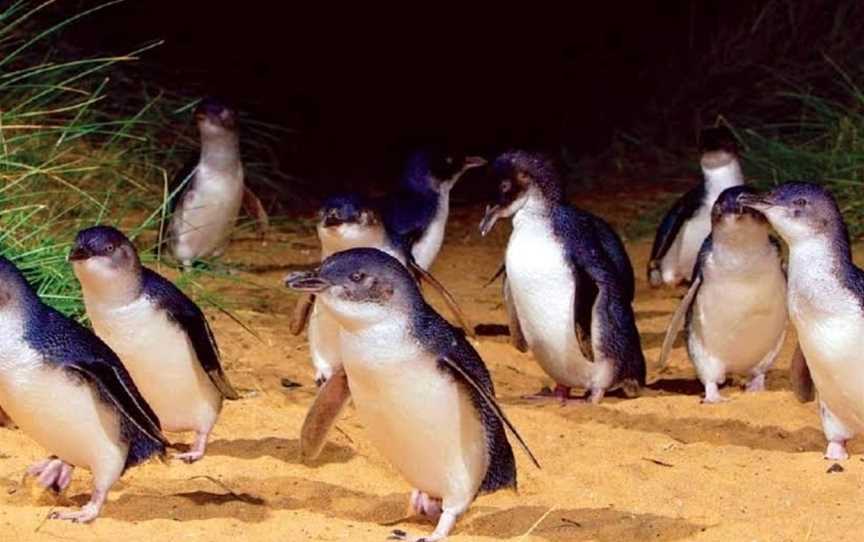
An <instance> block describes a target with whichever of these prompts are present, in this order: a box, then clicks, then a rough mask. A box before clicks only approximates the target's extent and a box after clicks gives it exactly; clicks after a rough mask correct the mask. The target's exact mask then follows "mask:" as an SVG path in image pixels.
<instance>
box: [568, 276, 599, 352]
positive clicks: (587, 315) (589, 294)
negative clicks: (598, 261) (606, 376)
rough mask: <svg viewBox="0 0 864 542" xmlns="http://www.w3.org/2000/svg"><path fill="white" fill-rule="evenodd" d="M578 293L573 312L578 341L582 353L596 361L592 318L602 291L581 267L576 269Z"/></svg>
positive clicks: (575, 297)
mask: <svg viewBox="0 0 864 542" xmlns="http://www.w3.org/2000/svg"><path fill="white" fill-rule="evenodd" d="M575 274H576V277H575V278H576V295H575V296H574V300H573V314H574V317H575V318H574V320H573V321H574V324H575V330H574V331H575V332H576V341H577V342H578V343H579V349H580V350H581V351H582V355H583V356H585V359H587V360H588V361H594V347H593V345H592V344H591V320H592V319H593V317H594V305H595V304H596V302H597V296H598V294H599V293H600V291H599V289H598V287H597V284H596V283H595V282H594V280H593V279H592V278H591V276H590V275H588V273H587V272H585V270H583V269H582V268H580V267H577V268H576V269H575Z"/></svg>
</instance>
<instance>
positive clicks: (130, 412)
mask: <svg viewBox="0 0 864 542" xmlns="http://www.w3.org/2000/svg"><path fill="white" fill-rule="evenodd" d="M42 310H43V311H44V312H42V313H41V315H40V317H39V319H38V322H39V323H38V327H39V337H38V338H36V337H30V338H28V341H32V342H31V344H32V345H33V346H34V348H36V350H37V351H38V352H39V353H40V354H42V355H43V356H44V357H45V359H46V360H47V361H49V362H50V363H52V364H54V365H56V366H58V367H60V368H62V369H64V370H66V371H69V372H72V373H74V374H77V375H78V376H80V377H82V378H84V379H85V380H86V381H87V382H89V383H91V384H92V385H94V386H96V387H97V389H98V390H99V393H100V394H101V395H102V397H104V398H105V399H106V400H108V401H110V402H111V403H112V404H113V405H114V406H115V407H116V408H117V409H118V410H119V411H120V412H121V413H122V414H123V416H124V417H125V418H127V419H128V420H129V421H130V422H131V423H132V424H133V425H134V426H135V427H137V428H138V429H139V430H140V431H141V432H142V433H143V434H144V435H146V436H147V437H148V438H150V439H152V440H153V441H154V442H157V443H160V444H161V445H163V446H165V445H167V444H168V441H167V440H166V439H165V437H164V435H162V426H161V425H160V423H159V418H158V417H157V416H156V413H155V412H153V409H152V408H150V405H149V404H148V403H147V401H146V400H145V399H144V398H143V397H142V396H141V393H140V392H139V391H138V387H137V386H135V382H134V381H133V380H132V377H131V376H130V375H129V373H128V372H127V371H126V368H125V367H124V366H123V363H122V362H121V361H120V358H118V357H117V354H115V353H114V351H113V350H111V348H109V347H108V345H106V344H105V343H104V342H102V340H101V339H99V337H97V336H96V335H95V334H94V333H93V332H92V331H90V330H88V329H86V328H84V327H83V326H82V325H81V324H79V323H78V322H76V321H74V320H72V319H70V318H68V317H66V316H64V315H63V314H61V313H59V312H58V311H56V310H55V309H52V308H50V307H48V306H43V308H42Z"/></svg>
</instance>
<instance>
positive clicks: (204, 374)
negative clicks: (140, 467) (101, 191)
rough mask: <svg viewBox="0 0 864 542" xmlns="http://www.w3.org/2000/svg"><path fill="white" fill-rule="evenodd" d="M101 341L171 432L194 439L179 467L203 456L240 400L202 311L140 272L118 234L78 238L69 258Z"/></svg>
mask: <svg viewBox="0 0 864 542" xmlns="http://www.w3.org/2000/svg"><path fill="white" fill-rule="evenodd" d="M69 259H70V261H72V264H73V268H74V270H75V275H76V276H77V277H78V281H79V282H80V283H81V290H82V292H83V294H84V305H85V307H86V308H87V316H88V317H89V318H90V321H91V322H92V324H93V329H94V330H95V331H96V334H97V335H99V337H101V338H102V340H104V341H105V342H106V343H108V345H109V346H111V348H113V349H114V351H115V352H117V354H118V355H119V356H120V359H122V360H123V362H124V363H125V364H126V367H127V368H128V369H129V373H130V374H131V375H132V378H133V379H134V380H135V383H136V384H137V386H138V388H139V389H140V390H141V394H142V395H143V396H144V397H145V398H146V399H147V401H148V402H149V403H150V405H151V406H152V407H153V410H154V411H155V412H156V414H157V415H158V416H159V419H160V420H161V421H162V427H163V428H164V429H165V430H166V431H195V443H194V444H193V445H192V448H191V450H190V451H189V452H187V453H183V454H179V455H178V456H177V458H178V459H181V460H183V461H186V462H189V463H191V462H193V461H197V460H199V459H201V458H202V457H203V456H204V451H205V449H206V448H207V439H208V437H209V435H210V431H211V430H212V429H213V426H214V425H215V424H216V419H217V418H218V417H219V412H220V411H221V409H222V400H223V399H238V398H239V395H238V394H237V392H236V391H235V390H234V388H233V387H232V386H231V383H230V382H229V381H228V378H227V376H226V375H225V373H224V372H223V371H222V365H221V362H220V358H219V349H218V347H217V346H216V341H215V339H214V337H213V333H212V332H211V331H210V326H209V325H208V323H207V319H206V318H205V317H204V314H203V313H202V312H201V309H199V308H198V306H197V305H195V303H194V302H192V300H190V299H189V298H188V297H186V296H185V295H184V294H183V292H181V291H180V290H179V289H178V288H177V287H176V286H174V285H173V284H172V283H171V282H170V281H168V280H167V279H165V278H163V277H162V276H160V275H159V274H157V273H155V272H154V271H151V270H150V269H147V268H146V267H144V266H142V265H141V261H140V260H139V259H138V254H137V252H136V251H135V247H134V246H132V243H131V242H130V241H129V240H128V239H127V238H126V236H125V235H123V234H122V233H120V232H119V231H118V230H116V229H114V228H111V227H108V226H95V227H93V228H88V229H86V230H82V231H80V232H78V235H77V236H76V238H75V247H74V249H73V250H72V253H71V254H70V255H69Z"/></svg>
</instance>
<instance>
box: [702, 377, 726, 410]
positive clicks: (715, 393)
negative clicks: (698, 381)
mask: <svg viewBox="0 0 864 542" xmlns="http://www.w3.org/2000/svg"><path fill="white" fill-rule="evenodd" d="M728 400H729V399H727V398H725V397H723V396H722V395H720V388H719V387H718V386H717V384H716V383H714V382H709V383H708V384H705V397H703V398H702V404H703V405H706V404H708V405H717V404H720V403H725V402H727V401H728Z"/></svg>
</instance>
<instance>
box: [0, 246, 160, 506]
mask: <svg viewBox="0 0 864 542" xmlns="http://www.w3.org/2000/svg"><path fill="white" fill-rule="evenodd" d="M0 337H2V338H0V405H2V406H3V410H5V411H6V412H7V413H8V414H9V416H10V417H11V418H12V419H13V421H14V422H15V423H16V424H17V425H18V427H19V428H20V429H21V430H22V431H24V433H26V434H27V435H29V436H30V437H31V438H32V439H33V440H35V441H36V442H37V443H38V444H39V445H40V446H42V447H43V448H45V449H46V450H47V451H48V453H50V454H52V456H51V457H49V458H48V459H46V460H44V461H41V462H39V463H36V464H35V465H33V466H31V467H30V468H29V469H28V473H29V474H31V475H33V476H37V477H38V482H39V484H41V485H42V486H44V487H47V488H52V489H55V490H57V491H58V492H60V491H63V490H64V489H66V487H67V486H68V485H69V482H70V481H71V478H72V469H73V468H74V467H84V468H86V469H89V470H90V472H91V473H92V474H93V493H92V494H91V496H90V500H89V501H88V502H87V504H85V505H84V507H83V508H81V509H80V510H76V511H62V512H52V513H51V515H50V517H51V518H54V519H64V520H70V521H74V522H80V523H86V522H90V521H93V520H94V519H96V517H98V516H99V513H100V512H101V510H102V505H104V504H105V498H106V497H107V495H108V491H109V490H110V489H111V487H112V486H113V485H114V483H115V482H116V481H117V480H118V479H119V478H120V476H121V475H122V474H123V473H124V472H125V471H126V469H127V468H129V467H132V466H135V465H137V464H139V463H142V462H144V461H145V460H147V459H148V458H150V457H153V456H162V455H163V454H164V453H165V446H166V445H167V441H166V440H165V437H164V436H163V435H162V431H161V429H160V426H159V419H158V418H157V416H156V414H154V413H153V410H152V409H151V408H150V406H149V405H148V404H147V401H146V400H145V399H144V398H143V397H142V396H141V394H140V393H139V392H138V388H137V387H136V386H135V384H134V382H133V381H132V378H131V377H130V376H129V373H127V372H126V369H125V368H124V367H123V364H122V363H121V362H120V359H119V358H118V357H117V355H116V354H115V353H114V352H113V351H112V350H111V349H110V348H109V347H108V346H107V345H106V344H105V343H104V342H102V341H101V340H100V339H99V338H98V337H97V336H96V335H94V334H93V333H92V332H91V331H89V330H88V329H86V328H85V327H83V326H82V325H80V324H79V323H78V322H76V321H74V320H72V319H71V318H68V317H66V316H64V315H63V314H61V313H59V312H58V311H56V310H54V309H53V308H51V307H49V306H48V305H45V304H44V303H43V302H42V301H41V300H40V299H39V296H38V295H36V292H35V291H34V290H33V288H32V287H31V286H30V285H29V284H28V282H27V280H26V279H25V278H24V276H23V275H22V274H21V272H20V271H19V270H18V269H17V268H16V267H15V265H14V264H13V263H12V262H11V261H9V260H8V259H6V258H3V257H0Z"/></svg>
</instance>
